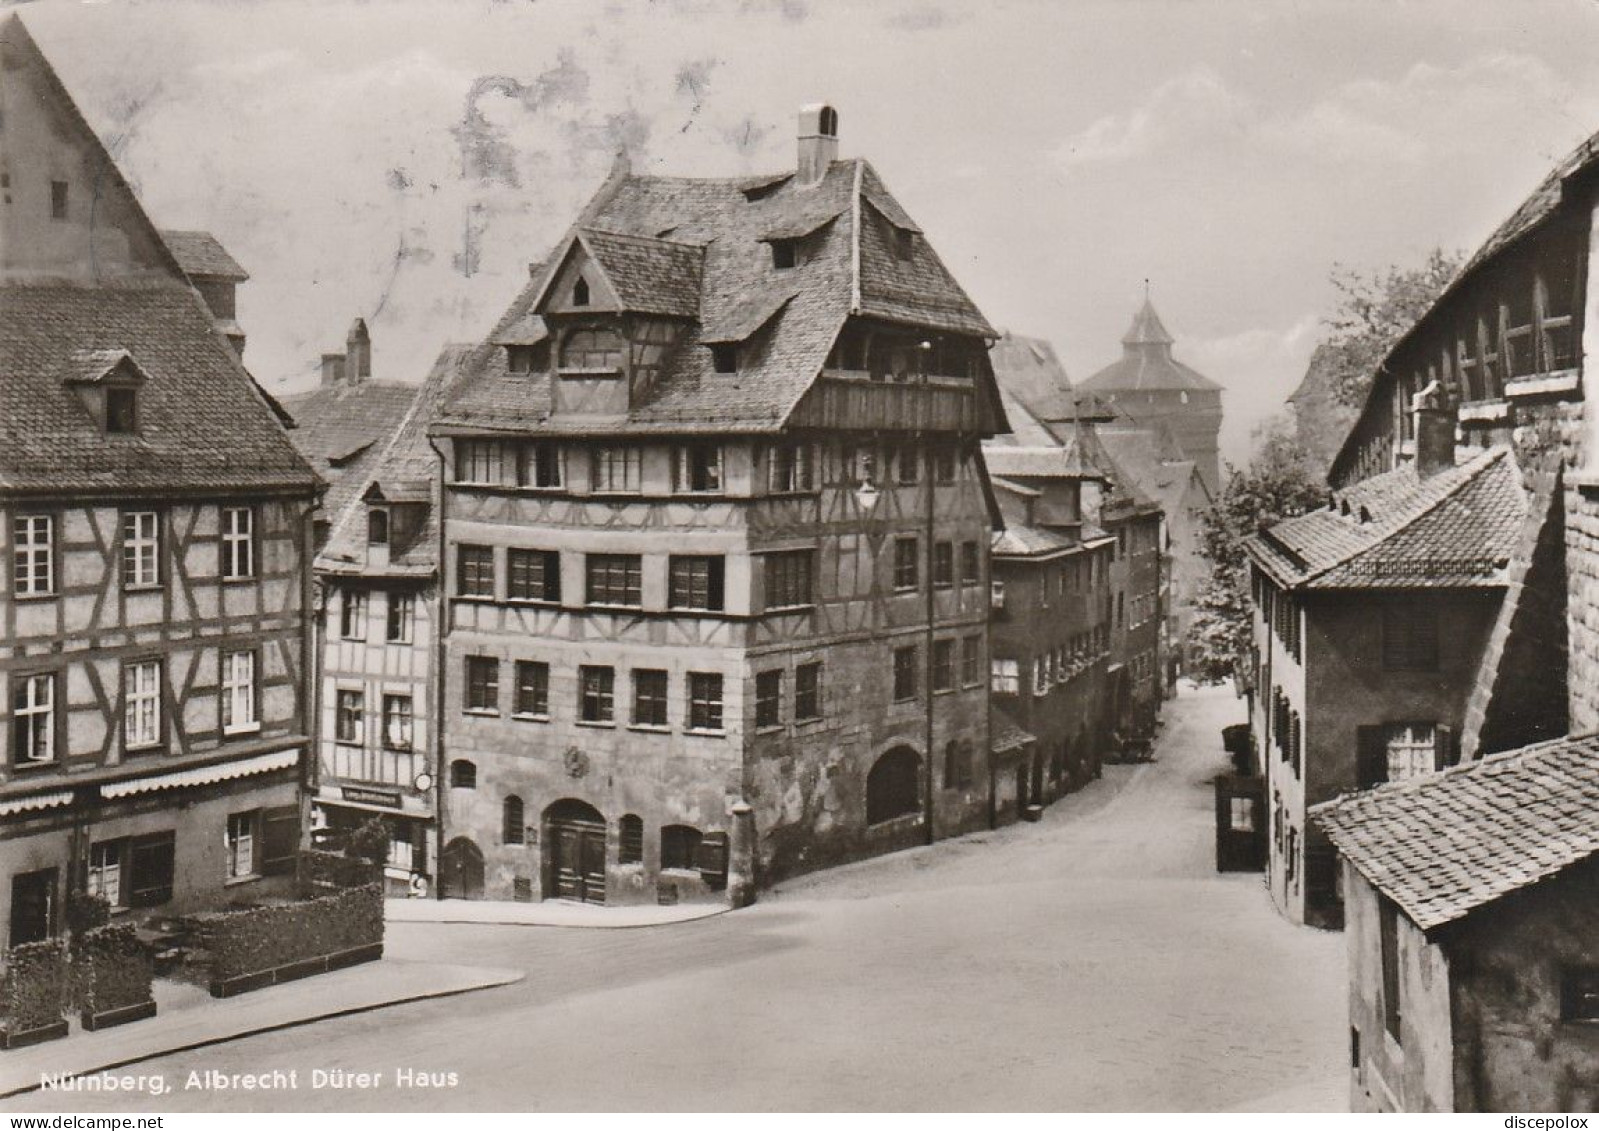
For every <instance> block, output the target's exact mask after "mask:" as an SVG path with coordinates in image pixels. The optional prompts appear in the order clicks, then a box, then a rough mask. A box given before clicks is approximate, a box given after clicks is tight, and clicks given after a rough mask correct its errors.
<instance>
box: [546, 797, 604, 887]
mask: <svg viewBox="0 0 1599 1131" xmlns="http://www.w3.org/2000/svg"><path fill="white" fill-rule="evenodd" d="M550 834H551V836H550V840H551V848H552V851H553V859H552V860H551V862H550V869H551V873H552V875H553V876H554V879H555V897H556V898H557V899H570V900H574V901H576V902H578V903H594V904H603V903H604V902H605V826H604V825H600V824H595V823H594V822H592V821H583V820H574V819H572V818H557V819H555V820H552V821H551V822H550Z"/></svg>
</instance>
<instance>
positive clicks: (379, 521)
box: [366, 507, 389, 546]
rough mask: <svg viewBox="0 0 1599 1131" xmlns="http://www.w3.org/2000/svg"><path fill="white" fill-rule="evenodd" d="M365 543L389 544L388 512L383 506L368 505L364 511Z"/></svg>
mask: <svg viewBox="0 0 1599 1131" xmlns="http://www.w3.org/2000/svg"><path fill="white" fill-rule="evenodd" d="M366 544H367V545H368V546H387V545H388V544H389V512H388V510H387V508H385V507H368V508H367V512H366Z"/></svg>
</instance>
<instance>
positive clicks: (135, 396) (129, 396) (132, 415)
mask: <svg viewBox="0 0 1599 1131" xmlns="http://www.w3.org/2000/svg"><path fill="white" fill-rule="evenodd" d="M105 430H106V432H107V433H108V434H111V435H119V436H131V435H132V434H134V433H135V432H137V431H138V430H139V390H137V389H135V388H132V387H130V386H127V385H120V386H119V385H110V386H107V387H106V391H105Z"/></svg>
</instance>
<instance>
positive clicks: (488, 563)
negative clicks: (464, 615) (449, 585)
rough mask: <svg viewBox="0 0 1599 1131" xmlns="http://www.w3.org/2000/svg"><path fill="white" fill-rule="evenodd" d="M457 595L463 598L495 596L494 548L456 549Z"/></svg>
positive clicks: (467, 547) (462, 546) (459, 547)
mask: <svg viewBox="0 0 1599 1131" xmlns="http://www.w3.org/2000/svg"><path fill="white" fill-rule="evenodd" d="M455 560H456V566H457V568H456V590H455V591H456V593H458V594H459V595H460V596H462V597H492V596H494V547H492V546H467V545H461V546H457V547H456V548H455Z"/></svg>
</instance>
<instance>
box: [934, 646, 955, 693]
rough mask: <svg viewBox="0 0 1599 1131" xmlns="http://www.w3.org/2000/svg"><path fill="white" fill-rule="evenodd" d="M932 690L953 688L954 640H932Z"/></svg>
mask: <svg viewBox="0 0 1599 1131" xmlns="http://www.w3.org/2000/svg"><path fill="white" fill-rule="evenodd" d="M933 690H934V691H954V690H955V641H954V640H935V641H933Z"/></svg>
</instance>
